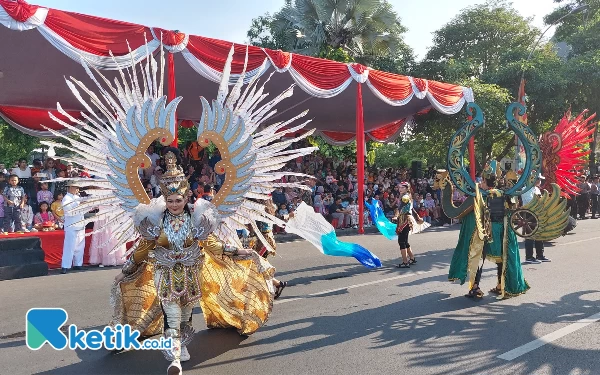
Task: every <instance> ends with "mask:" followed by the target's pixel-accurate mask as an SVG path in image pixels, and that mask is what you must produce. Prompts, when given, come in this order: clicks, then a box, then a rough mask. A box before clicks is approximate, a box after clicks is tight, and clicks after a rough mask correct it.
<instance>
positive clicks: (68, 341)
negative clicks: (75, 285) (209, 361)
mask: <svg viewBox="0 0 600 375" xmlns="http://www.w3.org/2000/svg"><path fill="white" fill-rule="evenodd" d="M68 318H69V315H68V314H67V312H66V311H65V310H64V309H59V308H34V309H30V310H29V311H27V315H26V324H27V325H26V328H25V337H26V340H25V341H26V344H27V347H28V348H29V349H31V350H38V349H40V348H41V347H42V346H44V344H46V343H48V344H49V345H50V346H51V347H52V348H54V349H56V350H63V349H65V348H67V347H68V348H69V349H71V350H75V349H84V350H85V349H90V350H98V349H101V348H105V349H107V350H164V349H171V348H172V340H171V338H164V337H161V338H160V339H148V340H144V341H143V342H139V341H138V339H139V337H140V332H139V331H137V330H132V329H131V326H130V325H129V324H124V325H120V324H118V325H116V326H115V327H110V326H107V327H104V329H103V330H102V331H100V330H95V329H94V330H88V331H85V330H80V329H77V326H76V325H75V324H71V325H69V328H68V330H67V331H68V333H69V335H68V336H67V335H65V334H64V333H63V331H61V328H62V327H63V325H64V324H65V323H66V322H67V319H68Z"/></svg>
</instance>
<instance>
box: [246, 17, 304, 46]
mask: <svg viewBox="0 0 600 375" xmlns="http://www.w3.org/2000/svg"><path fill="white" fill-rule="evenodd" d="M246 36H247V37H248V41H247V42H248V44H251V45H253V46H258V47H264V48H269V49H272V50H278V49H280V50H283V51H290V50H293V49H295V43H296V40H297V38H296V35H295V34H293V33H290V32H278V31H276V30H274V29H273V16H271V15H270V14H269V13H265V14H264V15H262V16H259V17H256V18H253V19H252V23H251V25H250V29H248V32H247V33H246Z"/></svg>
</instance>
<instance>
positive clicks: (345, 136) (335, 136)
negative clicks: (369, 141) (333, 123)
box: [321, 130, 354, 142]
mask: <svg viewBox="0 0 600 375" xmlns="http://www.w3.org/2000/svg"><path fill="white" fill-rule="evenodd" d="M321 134H322V135H324V136H326V137H327V138H331V140H333V141H334V142H350V141H352V140H353V139H354V134H352V133H345V132H332V131H327V130H324V131H322V132H321Z"/></svg>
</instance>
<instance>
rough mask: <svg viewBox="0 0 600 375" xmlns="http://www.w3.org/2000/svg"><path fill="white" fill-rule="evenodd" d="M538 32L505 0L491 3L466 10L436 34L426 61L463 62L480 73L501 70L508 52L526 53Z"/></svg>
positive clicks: (528, 20) (529, 21) (529, 20)
mask: <svg viewBox="0 0 600 375" xmlns="http://www.w3.org/2000/svg"><path fill="white" fill-rule="evenodd" d="M538 35H539V30H538V29H536V28H535V27H533V26H532V25H531V19H526V18H523V17H522V16H521V15H520V14H519V13H518V12H517V11H516V10H515V9H514V8H513V7H512V5H511V4H510V3H507V2H506V1H503V0H499V1H488V2H486V3H485V4H481V5H475V6H472V7H469V8H466V9H463V10H462V11H461V12H460V13H459V14H458V15H457V16H456V17H455V18H453V19H452V20H451V21H450V22H449V23H447V24H446V25H444V26H443V27H442V28H441V29H439V30H437V31H436V32H434V37H433V47H431V49H430V50H429V51H428V52H427V55H426V57H425V61H436V62H446V61H451V60H454V61H463V62H466V63H468V64H469V65H471V66H472V67H473V68H475V69H476V70H477V71H479V72H480V73H483V72H486V71H490V70H493V69H498V68H499V67H500V64H501V57H502V55H503V54H504V53H506V52H507V51H514V50H521V51H525V50H527V49H529V47H530V46H531V45H532V44H533V42H534V41H535V39H536V38H537V36H538Z"/></svg>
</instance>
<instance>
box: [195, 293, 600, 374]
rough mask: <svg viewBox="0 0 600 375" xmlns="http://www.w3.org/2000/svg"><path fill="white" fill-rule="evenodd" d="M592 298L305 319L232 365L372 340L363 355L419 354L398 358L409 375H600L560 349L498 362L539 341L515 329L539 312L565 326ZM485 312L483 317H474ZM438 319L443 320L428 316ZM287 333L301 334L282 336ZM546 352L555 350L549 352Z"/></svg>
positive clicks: (428, 297)
mask: <svg viewBox="0 0 600 375" xmlns="http://www.w3.org/2000/svg"><path fill="white" fill-rule="evenodd" d="M597 292H598V291H582V292H577V293H572V294H569V295H566V296H564V297H563V298H561V300H559V301H556V302H552V303H548V304H542V303H525V304H521V305H517V306H512V305H509V304H508V303H507V301H498V300H496V299H495V298H492V297H489V296H487V297H486V298H484V299H483V300H481V301H479V302H477V303H474V302H473V301H471V300H468V299H466V298H464V297H456V298H449V297H450V295H449V294H444V293H439V292H436V293H429V294H425V295H421V296H417V297H413V298H409V299H406V300H402V301H399V302H395V303H392V304H388V305H385V306H381V307H378V308H375V309H363V310H360V311H356V312H353V313H350V314H346V315H341V316H334V315H330V316H318V317H310V318H305V319H298V320H294V321H287V322H284V323H281V324H278V325H272V326H267V327H263V330H264V331H267V332H270V331H275V332H277V331H279V330H284V331H282V332H281V333H276V334H274V335H273V334H270V335H269V336H270V337H269V338H266V339H259V340H256V341H253V342H251V343H249V344H248V346H260V345H273V344H277V343H281V345H276V346H278V347H281V349H278V350H271V351H265V350H262V351H261V352H262V353H261V354H258V355H253V356H248V357H241V358H237V359H236V360H262V359H268V358H274V357H277V358H281V360H283V361H285V356H286V355H291V354H294V353H302V352H307V351H312V350H323V349H324V348H327V347H330V346H335V345H339V344H343V343H346V342H348V341H351V340H355V339H357V338H362V337H366V336H370V337H373V336H374V337H375V338H373V339H372V346H371V347H370V348H369V349H366V350H377V349H381V348H389V347H394V346H398V345H401V344H408V343H410V344H412V345H414V346H416V347H417V348H418V349H417V350H416V351H413V352H407V351H403V355H404V357H405V361H406V362H407V364H408V367H411V368H414V369H415V371H425V373H427V374H447V373H452V374H465V375H466V374H487V373H497V371H499V370H501V369H504V370H507V369H508V368H509V367H513V366H518V367H519V373H524V374H529V373H532V372H534V371H536V370H537V369H540V368H541V367H543V368H544V369H547V368H550V369H551V373H553V374H567V373H572V371H573V370H575V369H576V371H578V373H590V374H593V373H598V371H599V370H600V364H599V363H598V362H597V352H596V351H593V350H577V349H568V348H564V347H561V355H560V358H554V357H553V356H543V360H542V361H539V360H537V361H535V360H534V361H532V360H530V359H529V358H528V356H527V355H524V356H522V357H519V358H517V359H515V360H514V361H511V362H506V361H504V360H501V359H498V358H496V357H497V356H498V355H500V354H503V353H505V352H507V351H509V350H512V349H514V348H515V347H518V346H520V345H523V344H526V343H528V342H530V341H533V340H535V339H537V337H535V336H534V335H533V334H532V332H531V329H526V330H524V329H520V327H533V326H534V325H535V324H536V323H538V322H539V321H540V311H541V309H544V308H546V307H552V309H553V311H555V312H556V315H554V318H549V317H548V316H547V315H545V316H544V323H545V324H552V323H564V324H570V323H572V322H573V321H575V320H578V319H581V318H585V317H588V316H590V315H592V314H595V313H597V312H598V311H599V310H600V301H594V302H591V301H589V300H584V299H582V297H583V296H584V295H586V294H589V293H597ZM474 306H476V307H477V308H478V313H476V314H475V313H473V315H467V316H465V315H464V313H463V314H460V312H461V310H464V309H465V308H472V307H474ZM482 309H483V312H479V311H480V310H482ZM440 314H441V315H442V316H431V315H440ZM286 327H298V328H295V329H292V330H285V329H286ZM299 337H305V338H307V337H315V338H314V339H312V340H310V341H307V342H303V343H300V344H297V345H294V346H291V347H287V346H286V344H285V343H286V342H288V341H291V342H297V339H298V338H299ZM450 338H451V339H450ZM490 338H492V339H490ZM548 345H549V346H552V344H548ZM283 346H285V347H283ZM538 350H544V349H538ZM546 350H549V349H548V348H546ZM550 350H551V349H550ZM587 352H589V353H587ZM357 355H359V353H357ZM574 355H577V358H589V360H588V361H587V362H585V363H582V361H580V360H578V361H577V363H571V362H570V361H568V358H570V357H571V356H574ZM483 356H485V357H486V358H487V359H486V360H485V361H482V360H481V359H482V358H481V357H483ZM490 357H492V359H491V360H490V359H489V358H490ZM565 359H567V360H565ZM225 363H228V362H227V361H222V362H219V363H218V364H215V365H222V364H225ZM212 366H213V365H210V366H206V367H208V368H210V367H212ZM200 367H203V366H200ZM442 368H443V370H442ZM449 368H452V370H451V371H450V372H448V371H449Z"/></svg>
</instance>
